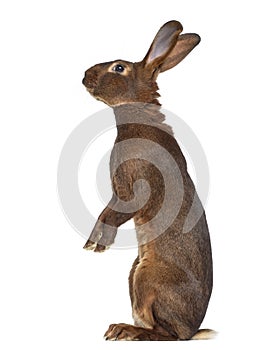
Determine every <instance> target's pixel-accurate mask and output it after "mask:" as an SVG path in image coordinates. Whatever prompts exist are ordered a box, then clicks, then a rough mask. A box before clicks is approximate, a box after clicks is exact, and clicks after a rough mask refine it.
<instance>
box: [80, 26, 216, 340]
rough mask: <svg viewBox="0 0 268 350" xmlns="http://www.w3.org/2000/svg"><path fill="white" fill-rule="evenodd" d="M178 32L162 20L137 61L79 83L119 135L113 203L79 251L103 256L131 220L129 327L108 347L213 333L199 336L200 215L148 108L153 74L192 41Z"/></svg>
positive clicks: (95, 70) (203, 246)
mask: <svg viewBox="0 0 268 350" xmlns="http://www.w3.org/2000/svg"><path fill="white" fill-rule="evenodd" d="M181 32H182V25H181V24H180V23H179V22H177V21H170V22H168V23H166V24H164V25H163V26H162V27H161V28H160V30H159V31H158V33H157V35H156V37H155V39H154V41H153V42H152V44H151V46H150V49H149V51H148V53H147V54H146V56H145V58H144V59H143V60H142V61H141V62H136V63H131V62H127V61H123V60H116V61H113V62H107V63H101V64H97V65H95V66H93V67H92V68H90V69H88V70H87V71H86V73H85V78H84V79H83V84H84V85H85V86H86V88H87V90H88V91H89V92H90V94H92V95H93V96H94V97H95V98H96V99H98V100H101V101H103V102H105V103H106V104H107V105H109V106H110V107H112V108H113V110H114V114H115V118H116V123H117V131H118V134H117V138H116V141H115V145H114V148H113V151H112V154H111V159H110V168H111V169H110V171H111V179H112V185H113V197H112V199H111V201H110V202H109V204H108V205H107V207H106V208H105V209H104V210H103V212H102V213H101V214H100V216H99V219H98V221H97V223H96V225H95V227H94V229H93V231H92V233H91V235H90V237H89V239H88V241H87V242H86V244H85V246H84V248H85V249H89V250H94V251H95V252H102V251H105V250H106V249H107V248H108V247H109V246H110V245H111V244H112V243H113V242H114V239H115V236H116V233H117V228H118V227H119V226H120V225H122V224H123V223H125V222H126V221H128V220H129V219H131V218H133V219H134V222H135V228H136V232H137V240H138V243H139V254H138V257H137V259H136V260H135V262H134V264H133V267H132V270H131V272H130V276H129V291H130V298H131V303H132V311H133V318H134V322H135V326H132V325H128V324H124V323H120V324H112V325H110V327H109V328H108V330H107V332H106V333H105V338H106V339H107V340H188V339H207V338H210V337H212V335H213V333H214V332H213V331H211V330H199V327H200V324H201V322H202V320H203V318H204V316H205V313H206V310H207V306H208V302H209V299H210V295H211V290H212V256H211V246H210V238H209V231H208V226H207V222H206V217H205V212H204V209H203V207H202V204H201V202H200V200H199V199H198V196H197V194H196V191H195V187H194V184H193V182H192V180H191V178H190V176H189V174H188V172H187V165H186V161H185V158H184V156H183V154H182V152H181V149H180V147H179V145H178V143H177V142H176V140H175V138H174V136H173V133H172V129H171V127H169V126H168V125H166V124H164V123H163V121H164V119H165V117H164V115H163V114H161V112H160V104H159V102H158V100H157V98H158V97H159V96H160V95H159V94H158V93H157V90H158V86H157V84H156V78H157V76H158V74H159V73H161V72H164V71H166V70H168V69H170V68H172V67H174V66H175V65H177V64H178V63H179V62H180V61H181V60H182V59H183V58H184V57H186V56H187V55H188V53H189V52H190V51H191V50H192V49H193V48H194V47H195V46H196V45H197V44H198V43H199V41H200V37H199V36H198V35H197V34H182V35H180V33H181ZM152 159H153V161H151V160H152ZM172 162H173V163H172ZM161 166H162V168H161ZM145 182H146V183H145ZM174 184H175V185H174ZM148 185H149V186H150V190H149V191H148ZM168 188H169V195H168V196H167V195H166V193H167V189H168ZM170 189H171V191H170ZM146 198H147V201H145V199H146ZM164 204H165V205H164ZM163 207H164V208H165V209H164V210H162V208H163ZM174 211H175V212H176V215H175V216H174ZM157 215H158V221H155V220H154V218H155V217H156V216H157Z"/></svg>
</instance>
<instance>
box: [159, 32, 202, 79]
mask: <svg viewBox="0 0 268 350" xmlns="http://www.w3.org/2000/svg"><path fill="white" fill-rule="evenodd" d="M200 40H201V38H200V36H199V35H197V34H182V35H180V36H179V37H178V41H177V44H176V45H175V46H174V48H173V49H172V50H171V52H170V53H169V54H168V55H167V56H166V58H165V60H164V62H163V63H162V64H161V65H160V66H159V70H160V72H164V71H166V70H168V69H170V68H173V67H174V66H176V65H177V64H178V63H180V61H182V60H183V59H184V58H185V57H186V56H187V55H188V53H190V52H191V51H192V50H193V48H194V47H195V46H196V45H197V44H199V42H200Z"/></svg>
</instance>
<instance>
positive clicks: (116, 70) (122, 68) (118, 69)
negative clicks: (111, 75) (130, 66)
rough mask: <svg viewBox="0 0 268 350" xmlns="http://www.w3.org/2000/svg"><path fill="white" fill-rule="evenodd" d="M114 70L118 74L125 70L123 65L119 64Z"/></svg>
mask: <svg viewBox="0 0 268 350" xmlns="http://www.w3.org/2000/svg"><path fill="white" fill-rule="evenodd" d="M113 70H114V71H115V72H117V73H123V72H124V70H125V68H124V67H123V66H122V65H121V64H117V65H116V66H114V67H113Z"/></svg>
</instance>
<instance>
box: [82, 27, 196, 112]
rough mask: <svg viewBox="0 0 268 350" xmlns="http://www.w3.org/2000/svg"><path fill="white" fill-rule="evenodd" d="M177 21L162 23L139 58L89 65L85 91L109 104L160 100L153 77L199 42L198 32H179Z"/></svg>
mask: <svg viewBox="0 0 268 350" xmlns="http://www.w3.org/2000/svg"><path fill="white" fill-rule="evenodd" d="M182 29H183V28H182V25H181V24H180V23H179V22H177V21H170V22H167V23H166V24H164V25H163V26H162V27H161V28H160V29H159V31H158V33H157V34H156V36H155V38H154V40H153V42H152V44H151V46H150V48H149V50H148V52H147V54H146V55H145V57H144V59H143V60H142V61H140V62H136V63H132V62H128V61H124V60H116V61H111V62H106V63H100V64H97V65H95V66H93V67H91V68H89V69H88V70H87V71H86V73H85V77H84V79H83V84H84V85H85V87H86V88H87V90H88V92H89V93H90V94H91V95H93V96H94V97H95V98H96V99H98V100H101V101H103V102H105V103H106V104H107V105H109V106H111V107H115V106H118V105H122V104H128V103H132V102H142V103H154V104H159V102H158V100H157V97H159V94H158V93H157V90H158V86H157V84H156V78H157V76H158V74H159V73H161V72H164V71H166V70H168V69H170V68H172V67H174V66H175V65H177V64H178V63H179V62H180V61H181V60H183V58H184V57H186V56H187V55H188V53H189V52H190V51H191V50H192V49H193V48H194V47H195V46H196V45H197V44H198V43H199V41H200V37H199V36H198V35H197V34H182V35H180V33H181V32H182Z"/></svg>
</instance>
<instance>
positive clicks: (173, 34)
mask: <svg viewBox="0 0 268 350" xmlns="http://www.w3.org/2000/svg"><path fill="white" fill-rule="evenodd" d="M181 32H182V25H181V24H180V22H177V21H170V22H167V23H166V24H164V25H163V26H162V27H161V28H160V29H159V31H158V33H157V34H156V36H155V38H154V41H153V42H152V44H151V46H150V49H149V51H148V52H147V54H146V56H145V57H144V59H143V63H144V66H145V67H146V68H150V69H152V70H155V69H156V68H158V67H159V66H160V65H161V64H162V63H163V62H164V60H165V58H166V57H167V55H168V54H169V53H170V52H171V50H172V49H173V48H174V46H175V45H176V43H177V41H178V36H179V34H180V33H181Z"/></svg>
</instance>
